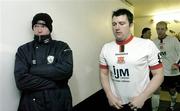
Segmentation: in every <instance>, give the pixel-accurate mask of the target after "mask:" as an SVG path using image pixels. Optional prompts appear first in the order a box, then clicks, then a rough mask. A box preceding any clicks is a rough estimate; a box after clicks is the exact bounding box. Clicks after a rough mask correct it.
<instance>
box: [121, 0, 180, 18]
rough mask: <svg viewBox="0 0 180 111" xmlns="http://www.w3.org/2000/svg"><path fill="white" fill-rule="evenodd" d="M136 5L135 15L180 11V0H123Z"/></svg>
mask: <svg viewBox="0 0 180 111" xmlns="http://www.w3.org/2000/svg"><path fill="white" fill-rule="evenodd" d="M122 1H124V2H126V3H127V4H129V5H131V6H133V7H134V15H135V17H144V16H153V15H156V14H163V13H170V12H171V13H172V12H177V11H178V12H180V0H122Z"/></svg>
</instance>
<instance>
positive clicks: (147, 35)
mask: <svg viewBox="0 0 180 111" xmlns="http://www.w3.org/2000/svg"><path fill="white" fill-rule="evenodd" d="M143 35H144V38H145V39H151V30H148V31H146V33H144V34H143Z"/></svg>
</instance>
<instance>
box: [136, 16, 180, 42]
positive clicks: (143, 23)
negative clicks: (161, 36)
mask: <svg viewBox="0 0 180 111" xmlns="http://www.w3.org/2000/svg"><path fill="white" fill-rule="evenodd" d="M151 20H152V17H151V16H149V17H141V18H136V19H135V23H134V34H135V35H136V36H141V31H142V29H143V28H144V27H149V28H151V32H152V37H151V38H152V39H154V38H157V32H156V23H157V22H152V21H151ZM179 28H180V23H175V22H174V21H170V22H169V24H168V31H167V34H169V35H170V34H171V33H169V30H173V31H175V32H176V33H178V32H180V30H179Z"/></svg>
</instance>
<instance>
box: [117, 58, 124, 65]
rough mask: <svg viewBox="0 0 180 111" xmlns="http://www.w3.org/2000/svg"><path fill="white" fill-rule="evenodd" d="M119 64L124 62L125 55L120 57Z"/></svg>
mask: <svg viewBox="0 0 180 111" xmlns="http://www.w3.org/2000/svg"><path fill="white" fill-rule="evenodd" d="M117 62H118V63H119V64H124V63H125V61H124V57H118V61H117Z"/></svg>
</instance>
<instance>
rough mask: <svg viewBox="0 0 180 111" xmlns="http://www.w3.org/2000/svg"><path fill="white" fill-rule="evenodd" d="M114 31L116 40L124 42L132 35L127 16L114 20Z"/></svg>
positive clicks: (114, 18)
mask: <svg viewBox="0 0 180 111" xmlns="http://www.w3.org/2000/svg"><path fill="white" fill-rule="evenodd" d="M112 29H113V33H114V36H115V38H116V40H118V41H122V40H124V39H126V38H127V37H128V36H129V34H130V24H129V21H128V18H127V16H126V15H121V16H114V17H113V18H112Z"/></svg>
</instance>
